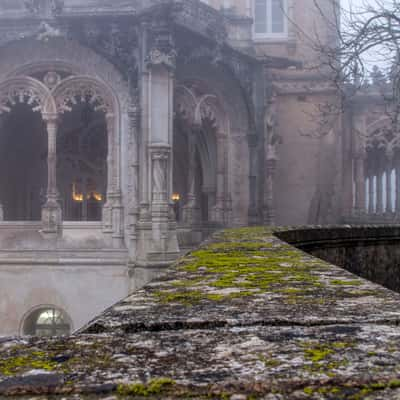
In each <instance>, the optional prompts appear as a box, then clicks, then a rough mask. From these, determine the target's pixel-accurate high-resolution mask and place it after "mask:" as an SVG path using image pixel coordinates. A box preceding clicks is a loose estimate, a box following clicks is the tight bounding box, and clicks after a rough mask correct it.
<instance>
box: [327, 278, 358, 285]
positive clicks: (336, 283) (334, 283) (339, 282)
mask: <svg viewBox="0 0 400 400" xmlns="http://www.w3.org/2000/svg"><path fill="white" fill-rule="evenodd" d="M331 284H332V285H338V286H360V285H362V284H363V282H362V281H359V280H352V281H345V280H340V279H335V280H333V281H331Z"/></svg>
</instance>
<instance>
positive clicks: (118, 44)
mask: <svg viewBox="0 0 400 400" xmlns="http://www.w3.org/2000/svg"><path fill="white" fill-rule="evenodd" d="M67 32H68V36H69V37H70V38H72V39H75V40H77V41H79V42H81V43H82V44H84V45H85V46H88V47H90V48H92V49H93V50H95V51H96V52H97V53H99V54H101V55H102V56H104V57H105V58H106V59H107V60H109V61H110V62H111V63H112V64H113V65H115V66H116V67H117V68H118V69H119V71H120V72H121V73H122V75H123V76H124V77H125V79H126V80H127V81H128V82H129V84H130V87H131V88H137V87H138V58H139V56H138V51H139V40H138V32H137V28H136V27H135V26H132V25H131V24H123V23H120V24H115V23H104V22H101V23H99V22H96V21H91V22H89V23H87V22H85V23H81V22H71V23H70V24H69V25H68V26H67Z"/></svg>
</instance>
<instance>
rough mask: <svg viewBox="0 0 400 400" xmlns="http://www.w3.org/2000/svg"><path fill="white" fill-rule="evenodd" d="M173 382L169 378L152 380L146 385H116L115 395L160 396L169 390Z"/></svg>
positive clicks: (137, 383)
mask: <svg viewBox="0 0 400 400" xmlns="http://www.w3.org/2000/svg"><path fill="white" fill-rule="evenodd" d="M173 385H175V381H174V380H172V379H169V378H157V379H152V380H150V381H149V382H147V383H141V382H136V383H132V384H130V385H123V384H121V385H118V388H117V393H118V394H119V395H120V396H141V397H148V396H154V395H160V394H162V393H164V392H166V391H169V390H170V389H171V386H173Z"/></svg>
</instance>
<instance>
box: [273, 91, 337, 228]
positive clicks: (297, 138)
mask: <svg viewBox="0 0 400 400" xmlns="http://www.w3.org/2000/svg"><path fill="white" fill-rule="evenodd" d="M329 99H331V97H329V96H327V95H323V94H321V95H309V96H298V95H282V96H279V99H278V107H277V124H278V125H277V132H278V134H279V135H280V136H281V137H282V144H281V145H280V146H279V160H278V163H277V172H276V184H275V185H276V186H275V189H276V191H275V201H276V204H275V206H276V222H277V223H278V224H279V225H304V224H308V223H318V222H321V221H316V220H314V219H313V218H315V216H316V215H321V213H322V214H324V213H325V214H326V213H327V212H328V211H329V212H331V210H328V208H329V207H330V205H331V204H330V202H331V199H330V197H331V194H330V190H331V189H332V186H329V187H328V186H326V185H325V183H328V184H330V185H333V184H334V183H335V179H336V176H337V174H338V173H339V172H340V169H339V166H336V165H335V161H336V160H337V158H336V156H337V154H336V150H337V145H338V142H337V140H336V139H337V134H338V133H337V132H336V131H335V130H332V132H329V133H328V134H327V135H323V136H322V137H321V136H319V135H320V134H321V133H322V132H321V130H320V126H319V124H318V121H320V118H321V117H320V114H319V111H318V107H317V104H323V103H324V102H325V101H327V100H329ZM333 128H334V127H333ZM333 128H332V129H333ZM321 207H322V208H324V209H320V208H321ZM332 212H333V211H332ZM326 222H327V221H325V223H326Z"/></svg>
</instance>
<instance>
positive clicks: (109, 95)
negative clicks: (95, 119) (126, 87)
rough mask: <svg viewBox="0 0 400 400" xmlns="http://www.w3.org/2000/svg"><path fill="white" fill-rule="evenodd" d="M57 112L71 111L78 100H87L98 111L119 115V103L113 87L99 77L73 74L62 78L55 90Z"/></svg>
mask: <svg viewBox="0 0 400 400" xmlns="http://www.w3.org/2000/svg"><path fill="white" fill-rule="evenodd" d="M52 95H53V97H54V101H55V103H56V107H57V112H58V113H59V114H63V113H65V112H68V111H71V107H72V106H73V105H74V104H77V103H78V102H84V101H87V102H88V103H89V104H91V105H93V107H94V108H95V110H96V111H99V110H100V111H103V112H104V113H105V114H106V115H117V114H118V110H119V104H118V100H117V97H116V96H115V95H114V93H113V91H112V89H111V88H110V87H108V86H107V85H106V84H105V83H104V82H102V81H100V80H99V79H96V78H92V77H90V76H72V77H69V78H66V79H64V80H62V81H61V82H60V83H59V84H58V85H57V86H56V87H55V88H54V89H53V90H52Z"/></svg>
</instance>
